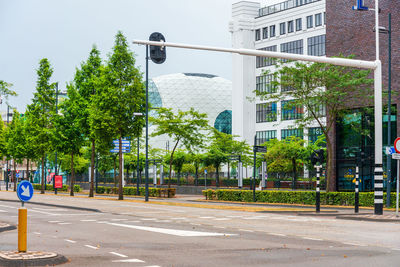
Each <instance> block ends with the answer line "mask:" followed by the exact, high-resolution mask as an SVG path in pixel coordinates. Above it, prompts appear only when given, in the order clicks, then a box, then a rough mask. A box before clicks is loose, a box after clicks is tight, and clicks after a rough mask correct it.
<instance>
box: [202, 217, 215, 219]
mask: <svg viewBox="0 0 400 267" xmlns="http://www.w3.org/2000/svg"><path fill="white" fill-rule="evenodd" d="M199 218H201V219H214V218H215V217H212V216H202V217H199Z"/></svg>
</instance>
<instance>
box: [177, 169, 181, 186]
mask: <svg viewBox="0 0 400 267" xmlns="http://www.w3.org/2000/svg"><path fill="white" fill-rule="evenodd" d="M177 182H178V185H181V172H180V171H178V181H177Z"/></svg>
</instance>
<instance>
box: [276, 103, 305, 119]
mask: <svg viewBox="0 0 400 267" xmlns="http://www.w3.org/2000/svg"><path fill="white" fill-rule="evenodd" d="M293 103H294V101H293V100H285V101H282V103H281V107H282V120H284V121H286V120H297V119H301V118H302V117H303V114H304V108H303V107H302V106H295V105H294V104H293Z"/></svg>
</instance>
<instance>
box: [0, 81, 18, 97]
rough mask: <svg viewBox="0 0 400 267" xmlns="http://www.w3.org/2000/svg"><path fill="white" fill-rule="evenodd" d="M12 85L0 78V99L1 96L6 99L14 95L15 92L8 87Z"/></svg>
mask: <svg viewBox="0 0 400 267" xmlns="http://www.w3.org/2000/svg"><path fill="white" fill-rule="evenodd" d="M11 87H12V84H11V83H7V82H5V81H2V80H0V100H1V101H2V98H1V97H2V96H4V98H5V99H6V100H7V99H8V97H9V96H16V95H17V93H16V92H15V91H13V90H11V89H10V88H11Z"/></svg>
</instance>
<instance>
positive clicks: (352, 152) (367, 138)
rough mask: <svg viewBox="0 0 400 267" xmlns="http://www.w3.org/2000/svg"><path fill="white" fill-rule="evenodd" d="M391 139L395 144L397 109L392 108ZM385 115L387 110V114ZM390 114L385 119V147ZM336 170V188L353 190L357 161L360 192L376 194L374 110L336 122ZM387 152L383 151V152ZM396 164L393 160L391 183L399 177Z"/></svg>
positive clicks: (361, 110)
mask: <svg viewBox="0 0 400 267" xmlns="http://www.w3.org/2000/svg"><path fill="white" fill-rule="evenodd" d="M391 113H392V116H391V137H392V140H391V141H390V144H391V145H393V142H394V139H395V138H396V133H397V127H396V124H397V123H396V115H395V114H396V108H395V106H393V107H392V111H391ZM384 114H386V111H384ZM387 121H388V119H387V115H384V116H383V146H384V147H385V146H386V145H387V144H388V142H387V141H388V140H387V135H388V132H387V129H388V128H387ZM336 144H337V147H336V168H337V187H338V188H337V189H338V190H339V191H354V183H353V180H354V173H355V164H356V160H357V159H359V161H360V165H359V169H360V171H359V172H360V180H361V183H360V190H361V191H373V189H374V182H373V179H374V162H375V142H374V112H373V108H364V109H357V110H353V111H352V112H351V113H350V114H347V115H346V116H345V117H344V118H343V119H341V120H340V121H339V122H338V123H337V127H336ZM383 152H384V151H382V153H383ZM386 162H387V157H386V155H384V156H383V169H384V188H386V181H387V180H386V179H387V176H386V166H387V165H386ZM396 170H397V169H396V162H395V160H392V170H391V172H392V181H393V179H394V177H395V176H396V175H395V174H396ZM394 184H395V183H392V185H393V189H394V188H395V185H394Z"/></svg>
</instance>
